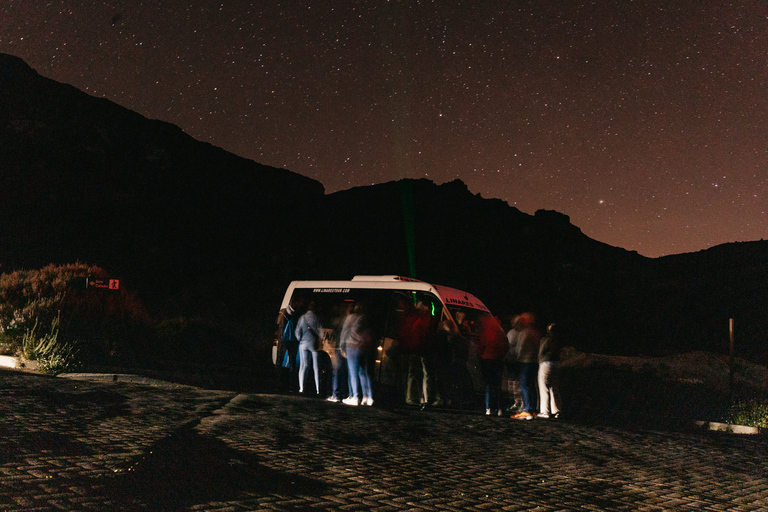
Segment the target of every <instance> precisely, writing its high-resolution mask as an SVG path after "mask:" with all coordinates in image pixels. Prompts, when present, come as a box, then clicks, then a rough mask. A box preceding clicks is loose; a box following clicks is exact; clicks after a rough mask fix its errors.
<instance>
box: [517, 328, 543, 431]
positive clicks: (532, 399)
mask: <svg viewBox="0 0 768 512" xmlns="http://www.w3.org/2000/svg"><path fill="white" fill-rule="evenodd" d="M518 321H519V324H520V328H521V331H520V338H519V343H518V350H517V361H518V363H519V365H520V391H521V392H522V395H523V410H522V411H520V412H519V413H517V414H514V415H512V418H513V419H517V420H531V419H533V415H534V413H535V412H536V400H537V393H536V379H537V378H538V373H539V342H540V341H541V334H540V333H539V331H538V330H537V329H536V325H535V318H534V316H533V314H532V313H523V314H521V315H520V318H519V320H518Z"/></svg>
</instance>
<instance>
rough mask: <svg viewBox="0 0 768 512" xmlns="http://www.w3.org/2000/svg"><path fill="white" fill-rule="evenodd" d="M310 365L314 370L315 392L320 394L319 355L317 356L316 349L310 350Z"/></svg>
mask: <svg viewBox="0 0 768 512" xmlns="http://www.w3.org/2000/svg"><path fill="white" fill-rule="evenodd" d="M312 366H313V370H314V371H315V390H316V392H317V394H318V395H319V394H320V357H318V353H317V350H312Z"/></svg>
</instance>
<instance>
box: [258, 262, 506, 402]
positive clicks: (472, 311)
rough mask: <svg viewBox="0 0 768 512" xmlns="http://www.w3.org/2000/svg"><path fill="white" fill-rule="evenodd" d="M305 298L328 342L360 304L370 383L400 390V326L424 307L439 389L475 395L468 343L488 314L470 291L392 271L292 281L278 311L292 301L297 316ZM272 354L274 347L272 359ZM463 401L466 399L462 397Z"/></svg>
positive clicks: (476, 378) (477, 380) (477, 382)
mask: <svg viewBox="0 0 768 512" xmlns="http://www.w3.org/2000/svg"><path fill="white" fill-rule="evenodd" d="M310 301H312V302H314V303H315V305H316V308H317V309H316V312H317V314H318V316H319V317H320V320H321V323H322V325H323V328H324V330H325V336H326V338H328V339H329V340H333V339H334V337H335V336H337V333H336V331H337V330H338V325H339V322H340V320H341V319H342V318H343V315H344V314H345V312H346V311H347V309H348V305H349V304H350V303H361V304H363V305H364V308H365V311H366V314H367V315H368V316H369V320H370V324H371V326H372V330H373V334H374V336H373V338H374V344H375V345H376V347H375V349H376V358H375V367H373V368H371V370H372V372H373V373H372V375H371V377H372V379H373V381H374V387H378V388H379V389H383V388H387V387H388V388H390V390H392V389H394V390H400V391H402V389H403V388H404V379H405V376H404V375H403V371H402V368H401V366H402V365H401V364H400V361H399V356H400V350H399V349H400V345H401V342H400V338H401V334H402V331H401V328H402V326H403V325H404V320H405V315H406V314H407V313H408V310H409V308H410V309H412V306H413V305H416V304H418V305H419V307H421V308H422V310H423V308H426V311H427V312H428V315H429V317H430V323H429V329H430V330H431V334H433V335H434V336H432V337H431V339H433V340H434V341H433V345H434V350H432V352H433V353H434V354H435V357H437V358H439V364H440V365H441V366H440V368H441V375H438V378H441V379H442V381H443V382H442V383H441V387H445V386H451V387H452V388H454V391H456V390H458V392H459V393H458V394H461V395H462V396H464V395H466V394H467V393H469V394H471V395H474V394H475V393H476V392H479V391H480V390H481V389H482V380H481V377H480V370H479V365H478V361H477V355H476V352H475V350H474V343H472V341H473V338H474V337H476V336H477V334H478V333H479V330H480V328H481V325H483V324H485V325H487V321H488V320H490V319H493V316H492V315H491V312H490V311H489V310H488V308H487V307H486V306H485V305H484V304H483V303H482V301H480V299H478V298H477V297H475V296H474V295H472V294H471V293H467V292H464V291H461V290H457V289H455V288H449V287H447V286H440V285H433V284H430V283H426V282H423V281H419V280H416V279H411V278H407V277H401V276H391V275H383V276H355V277H353V278H352V280H351V281H293V282H291V284H290V285H289V286H288V289H287V290H286V292H285V296H284V297H283V302H282V304H281V306H280V307H281V311H282V310H284V309H285V308H287V307H288V306H289V305H291V306H292V307H293V308H294V309H296V310H297V312H298V313H299V315H300V314H303V312H304V311H305V310H306V306H307V305H308V304H309V302H310ZM492 324H493V325H497V326H498V329H499V331H501V332H502V334H503V331H502V328H501V325H500V324H499V322H498V321H497V320H495V319H493V320H492ZM275 354H276V346H275V347H274V349H273V362H275V361H274V358H275V357H274V355H275ZM446 365H447V366H446ZM447 381H450V382H447ZM401 394H402V393H401ZM465 399H470V398H469V397H468V396H465ZM474 399H475V398H474V397H472V398H471V400H474Z"/></svg>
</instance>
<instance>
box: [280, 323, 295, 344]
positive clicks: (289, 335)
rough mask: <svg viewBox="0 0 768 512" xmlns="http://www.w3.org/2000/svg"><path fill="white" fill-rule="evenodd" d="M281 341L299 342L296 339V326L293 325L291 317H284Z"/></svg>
mask: <svg viewBox="0 0 768 512" xmlns="http://www.w3.org/2000/svg"><path fill="white" fill-rule="evenodd" d="M282 341H283V343H298V342H299V340H297V339H296V326H295V325H294V323H293V319H292V318H287V317H286V319H285V327H283V334H282Z"/></svg>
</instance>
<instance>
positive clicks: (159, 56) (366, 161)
mask: <svg viewBox="0 0 768 512" xmlns="http://www.w3.org/2000/svg"><path fill="white" fill-rule="evenodd" d="M190 4H194V7H190ZM0 52H4V53H10V54H12V55H16V56H18V57H21V58H22V59H24V60H25V61H26V62H27V63H28V64H29V65H30V66H32V67H33V68H34V69H35V70H36V71H37V72H38V73H40V74H41V75H43V76H46V77H48V78H52V79H54V80H57V81H59V82H64V83H68V84H72V85H74V86H75V87H77V88H78V89H81V90H83V91H85V92H87V93H89V94H91V95H94V96H98V97H105V98H107V99H110V100H112V101H114V102H115V103H118V104H120V105H122V106H124V107H127V108H129V109H131V110H135V111H136V112H139V113H141V114H142V115H144V116H146V117H148V118H153V119H161V120H163V121H168V122H170V123H173V124H176V125H178V126H179V127H181V128H182V129H183V130H184V131H185V132H187V133H188V134H190V135H191V136H193V137H195V138H196V139H199V140H202V141H206V142H210V143H212V144H214V145H216V146H220V147H222V148H224V149H226V150H228V151H231V152H233V153H235V154H238V155H240V156H243V157H246V158H249V159H252V160H255V161H257V162H259V163H262V164H266V165H271V166H275V167H282V168H285V169H289V170H291V171H294V172H297V173H300V174H303V175H305V176H309V177H311V178H314V179H316V180H319V181H320V182H322V183H323V184H324V185H325V188H326V192H328V193H330V192H335V191H339V190H344V189H348V188H352V187H356V186H364V185H371V184H374V183H381V182H387V181H392V180H397V179H401V178H406V177H407V178H427V179H430V180H432V181H434V182H435V183H438V184H440V183H445V182H448V181H452V180H454V179H456V178H460V179H461V180H463V181H464V182H465V183H466V184H467V186H468V187H469V190H470V191H471V192H473V193H477V194H481V195H482V196H483V197H485V198H499V199H502V200H504V201H506V202H508V203H509V204H510V205H512V206H515V207H517V208H519V209H520V210H522V211H524V212H526V213H530V214H533V213H534V212H535V211H536V210H538V209H542V208H543V209H551V210H557V211H559V212H562V213H564V214H566V215H569V216H570V218H571V222H572V223H573V224H574V225H576V226H578V227H579V228H581V230H582V231H583V232H584V233H585V234H586V235H588V236H590V237H592V238H595V239H597V240H600V241H602V242H605V243H608V244H610V245H614V246H618V247H623V248H625V249H629V250H635V251H638V252H639V253H640V254H643V255H645V256H649V257H658V256H662V255H667V254H679V253H683V252H692V251H698V250H702V249H706V248H708V247H711V246H714V245H717V244H721V243H726V242H734V241H750V240H760V239H762V238H768V213H767V210H768V138H767V136H768V2H767V1H765V0H754V1H750V0H743V1H741V2H726V1H720V0H718V1H706V0H705V1H702V2H684V1H679V0H677V1H665V0H647V1H632V0H620V1H609V0H605V1H593V2H587V1H570V0H557V1H547V0H531V1H514V0H510V1H493V0H487V1H482V2H476V1H463V2H462V1H447V0H446V1H417V0H409V1H406V0H401V1H394V0H392V1H386V0H366V1H332V0H327V1H319V0H315V1H312V0H297V1H281V0H270V1H259V2H254V1H250V2H249V1H241V0H229V1H222V0H220V1H217V2H212V1H205V0H200V1H196V2H190V1H188V0H184V1H182V0H163V1H160V0H157V1H154V2H149V1H141V0H123V1H121V0H115V1H110V2H105V1H101V0H100V1H96V0H78V1H73V0H70V1H64V0H48V1H45V2H43V1H29V0H2V2H0Z"/></svg>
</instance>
